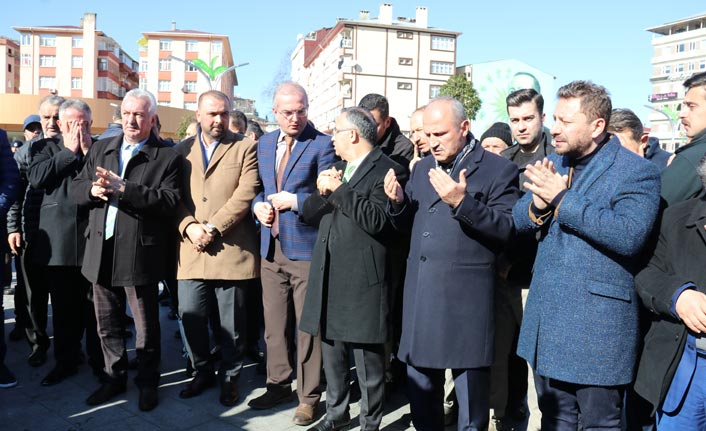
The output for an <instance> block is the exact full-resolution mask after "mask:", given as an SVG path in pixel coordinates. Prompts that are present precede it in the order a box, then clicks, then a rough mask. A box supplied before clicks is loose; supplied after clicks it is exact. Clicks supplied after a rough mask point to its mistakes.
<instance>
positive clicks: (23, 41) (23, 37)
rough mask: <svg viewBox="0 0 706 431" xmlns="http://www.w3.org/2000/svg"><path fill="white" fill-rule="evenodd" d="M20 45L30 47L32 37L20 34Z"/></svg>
mask: <svg viewBox="0 0 706 431" xmlns="http://www.w3.org/2000/svg"><path fill="white" fill-rule="evenodd" d="M20 43H21V44H22V45H31V44H32V35H31V34H27V33H22V35H21V37H20Z"/></svg>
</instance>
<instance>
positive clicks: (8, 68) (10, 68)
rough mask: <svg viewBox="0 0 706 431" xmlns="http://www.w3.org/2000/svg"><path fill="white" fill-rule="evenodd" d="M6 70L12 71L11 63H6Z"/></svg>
mask: <svg viewBox="0 0 706 431" xmlns="http://www.w3.org/2000/svg"><path fill="white" fill-rule="evenodd" d="M7 72H8V73H12V65H11V64H8V65H7Z"/></svg>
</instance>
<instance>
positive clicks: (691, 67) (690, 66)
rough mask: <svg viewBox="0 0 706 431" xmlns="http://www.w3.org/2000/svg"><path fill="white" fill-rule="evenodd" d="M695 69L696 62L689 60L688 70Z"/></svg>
mask: <svg viewBox="0 0 706 431" xmlns="http://www.w3.org/2000/svg"><path fill="white" fill-rule="evenodd" d="M695 69H696V63H694V62H693V61H690V62H689V71H692V70H695Z"/></svg>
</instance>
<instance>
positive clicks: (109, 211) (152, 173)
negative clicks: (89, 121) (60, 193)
mask: <svg viewBox="0 0 706 431" xmlns="http://www.w3.org/2000/svg"><path fill="white" fill-rule="evenodd" d="M121 109H122V122H123V133H122V134H120V135H118V136H116V137H113V138H109V139H103V140H101V141H98V142H96V144H95V146H94V147H93V149H92V150H91V151H90V152H89V154H88V156H87V157H86V163H85V165H84V167H83V169H82V170H81V172H80V173H79V174H78V176H77V177H76V178H75V179H74V182H73V188H72V190H71V197H72V198H73V199H74V201H75V202H77V203H78V204H79V205H81V206H83V207H85V208H87V209H88V211H89V220H88V228H87V229H86V235H87V241H86V252H85V259H84V261H83V267H82V273H83V275H84V276H85V277H86V278H87V279H88V280H89V281H90V282H91V283H93V295H94V296H93V297H94V302H95V312H96V319H97V321H98V333H99V334H100V339H101V345H102V348H103V357H104V360H105V372H106V374H107V378H106V379H105V381H104V383H103V385H102V386H101V387H100V388H99V389H98V390H96V391H95V392H94V393H93V394H91V396H89V397H88V398H87V399H86V404H88V405H91V406H93V405H98V404H102V403H104V402H107V401H109V400H111V399H113V398H114V397H116V396H117V395H119V394H121V393H123V392H125V390H126V384H127V370H128V360H127V351H126V348H125V340H124V338H123V332H124V329H125V321H124V319H123V317H124V313H125V301H126V299H127V301H128V302H129V304H130V309H131V310H132V312H133V316H134V319H135V329H136V331H137V337H136V350H137V359H138V371H137V377H136V378H135V384H136V385H137V387H138V388H139V389H140V396H139V402H138V407H139V409H140V410H142V411H148V410H152V409H154V408H155V407H156V406H157V404H158V397H157V386H158V385H159V376H160V373H159V362H160V327H159V304H158V300H157V295H158V291H159V288H158V286H157V283H158V282H159V281H161V280H165V279H167V276H168V275H170V272H171V269H172V268H173V259H174V250H173V249H172V248H170V247H169V246H170V245H172V244H173V243H174V242H173V237H174V223H175V220H174V217H175V213H176V208H177V204H178V202H179V200H180V198H181V167H182V161H181V157H180V156H179V155H178V154H177V153H176V152H175V151H174V150H173V149H172V148H169V147H167V146H166V144H164V143H162V142H161V141H160V140H159V139H158V138H157V137H156V136H155V135H154V134H153V133H152V128H153V126H154V124H155V115H156V114H157V103H156V101H155V99H154V96H153V95H152V94H151V93H149V92H147V91H145V90H141V89H134V90H130V91H129V92H128V93H127V94H126V95H125V98H124V99H123V101H122V105H121Z"/></svg>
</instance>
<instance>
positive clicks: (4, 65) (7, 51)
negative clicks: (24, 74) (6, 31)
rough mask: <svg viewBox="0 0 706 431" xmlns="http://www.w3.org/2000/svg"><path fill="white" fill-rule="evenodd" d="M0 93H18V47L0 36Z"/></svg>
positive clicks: (15, 43)
mask: <svg viewBox="0 0 706 431" xmlns="http://www.w3.org/2000/svg"><path fill="white" fill-rule="evenodd" d="M0 83H2V85H0V93H19V92H20V45H19V43H18V41H16V40H13V39H9V38H7V37H2V36H0Z"/></svg>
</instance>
